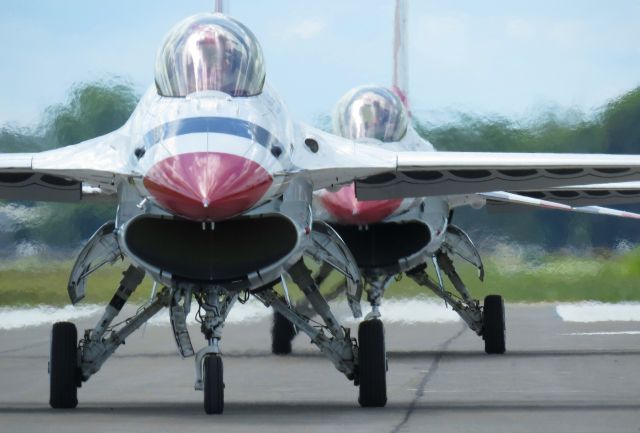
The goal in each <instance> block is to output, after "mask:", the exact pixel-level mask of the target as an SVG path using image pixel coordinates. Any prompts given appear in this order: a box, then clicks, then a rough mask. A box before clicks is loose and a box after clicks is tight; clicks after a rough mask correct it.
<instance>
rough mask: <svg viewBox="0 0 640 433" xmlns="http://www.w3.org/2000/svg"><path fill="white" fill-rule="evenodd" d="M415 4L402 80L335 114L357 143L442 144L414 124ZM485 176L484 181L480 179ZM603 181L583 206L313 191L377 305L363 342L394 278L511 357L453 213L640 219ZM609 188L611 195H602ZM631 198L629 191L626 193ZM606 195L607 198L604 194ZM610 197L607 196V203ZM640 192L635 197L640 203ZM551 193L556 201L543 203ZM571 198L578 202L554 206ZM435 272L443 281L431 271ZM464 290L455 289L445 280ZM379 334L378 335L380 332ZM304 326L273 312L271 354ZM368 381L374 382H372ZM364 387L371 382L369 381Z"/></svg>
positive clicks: (399, 21)
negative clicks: (467, 273)
mask: <svg viewBox="0 0 640 433" xmlns="http://www.w3.org/2000/svg"><path fill="white" fill-rule="evenodd" d="M406 21H407V2H406V0H396V8H395V19H394V43H393V60H394V61H393V83H392V86H391V87H390V88H387V87H384V86H378V85H365V86H360V87H357V88H354V89H351V90H350V91H349V92H347V93H346V94H345V95H344V96H343V97H342V98H341V99H340V101H339V102H338V104H337V106H336V109H335V112H334V115H333V132H334V133H335V134H337V135H340V136H341V137H345V138H348V139H351V140H355V141H356V142H358V143H363V144H369V145H376V146H379V147H382V148H385V149H390V150H394V151H423V152H433V151H435V148H434V146H433V145H432V144H431V143H430V142H428V141H427V140H425V139H423V138H422V137H420V136H419V134H418V133H417V132H416V130H415V129H414V128H413V125H412V122H411V113H410V111H409V97H408V94H409V92H408V83H407V82H408V78H407V70H406V68H407V60H408V59H407V50H406V43H405V37H406ZM479 177H482V176H479ZM595 188H598V186H596V185H590V186H585V187H583V188H582V189H583V190H584V191H585V192H584V193H583V194H585V195H586V197H582V199H581V200H577V199H576V197H577V196H578V195H579V194H578V191H576V189H575V188H567V187H564V188H556V189H553V190H548V191H525V192H523V193H522V194H516V193H512V192H505V191H494V192H487V193H476V194H465V195H455V194H454V195H441V196H431V197H427V198H414V199H402V198H392V199H382V200H369V201H361V200H358V198H357V194H356V192H357V191H356V186H355V184H354V183H351V184H349V185H346V186H343V187H341V188H339V189H338V190H337V191H331V190H320V191H316V192H315V193H314V198H315V202H314V216H315V218H316V219H320V220H323V221H326V222H328V223H329V224H330V226H331V227H332V228H333V229H334V230H335V231H336V232H337V233H338V235H339V236H340V238H341V239H342V240H344V242H345V243H346V245H347V247H348V248H349V251H350V252H351V253H352V255H353V256H354V258H355V260H356V262H357V264H358V267H359V269H360V273H361V275H362V277H363V281H364V290H365V291H366V294H367V299H368V301H369V303H370V305H371V312H370V313H369V314H368V315H367V316H366V317H365V319H364V320H363V321H362V322H361V323H360V324H359V334H360V333H362V334H363V335H359V339H360V340H362V339H363V338H366V335H367V334H368V333H370V332H375V333H376V335H380V336H381V337H379V338H380V339H384V329H383V323H382V321H381V310H380V306H381V300H382V298H383V296H384V293H385V290H386V288H387V286H388V285H389V284H390V283H391V282H393V281H394V280H395V279H398V278H401V277H402V276H403V275H406V276H407V277H409V278H410V279H411V280H413V281H415V282H416V283H417V284H418V285H419V286H421V287H423V288H424V289H425V291H432V292H433V293H435V294H436V295H437V296H439V297H440V298H442V299H443V300H444V302H445V304H446V305H447V306H450V307H451V308H452V309H453V310H454V311H455V312H456V313H458V315H459V316H460V317H461V318H462V319H463V320H464V322H466V324H467V325H468V326H469V328H470V329H471V330H472V331H474V332H475V333H476V334H477V335H478V336H481V337H482V339H483V340H484V350H485V352H486V353H488V354H502V353H504V352H505V350H506V332H505V330H506V324H505V314H504V302H503V299H502V297H501V296H500V295H497V294H493V295H488V296H486V297H485V299H484V302H482V303H481V301H480V300H479V299H476V298H474V297H473V296H472V295H471V293H470V291H469V290H468V288H467V286H466V285H465V284H464V282H463V281H462V278H461V277H460V275H459V274H458V272H457V271H456V267H455V265H454V258H455V257H458V258H462V259H463V260H465V261H467V262H469V263H471V264H472V265H473V266H475V267H476V268H477V270H478V276H479V278H480V280H481V281H482V280H483V279H484V266H483V263H482V259H481V257H480V254H479V252H478V250H477V249H476V247H475V245H474V244H473V242H472V241H471V239H470V238H469V236H468V235H467V234H466V233H465V232H464V231H463V230H462V229H461V228H460V227H457V226H456V225H454V224H453V222H452V219H453V214H454V210H455V209H456V208H458V207H461V206H472V207H473V208H476V209H479V208H482V207H484V206H491V207H499V208H503V209H502V210H506V209H504V208H508V207H511V208H514V207H518V208H520V209H519V210H523V209H526V208H529V209H535V208H542V209H554V210H562V211H573V212H583V213H597V214H601V215H611V216H616V217H626V218H635V219H638V218H640V215H639V214H636V213H631V212H625V211H620V210H617V209H609V208H604V207H601V206H597V205H599V204H604V203H611V202H612V201H614V200H612V197H611V195H613V194H615V191H616V190H615V188H616V186H615V185H601V186H599V189H598V191H596V192H595V194H593V193H592V194H591V196H590V197H589V196H588V192H586V191H592V192H593V191H594V190H595ZM618 188H622V189H620V191H621V193H620V192H618V197H617V200H615V202H616V203H621V202H622V203H625V202H626V203H633V202H637V201H638V199H637V196H635V194H634V192H636V193H637V192H640V190H638V187H637V185H633V184H626V185H623V186H618ZM605 189H606V190H608V191H609V192H610V194H607V193H604V194H603V193H602V192H603V191H604V190H605ZM625 192H626V193H627V194H626V195H625ZM598 193H600V194H599V195H598ZM605 196H607V197H605ZM634 196H635V197H634ZM543 197H547V198H549V199H548V200H547V199H542V198H543ZM553 199H556V200H562V201H567V200H568V199H572V201H571V203H572V204H576V203H578V204H580V205H579V206H571V205H568V204H566V203H558V202H556V201H551V200H553ZM512 210H514V209H512ZM427 266H433V268H434V269H435V276H436V278H435V279H434V278H432V277H430V276H429V275H428V274H427V273H426V269H427ZM331 270H332V268H331V267H330V266H328V265H326V264H325V266H323V267H321V268H320V271H319V272H318V275H317V276H316V284H317V285H319V286H320V285H321V284H322V283H323V282H324V281H325V280H326V279H327V278H328V276H329V274H330V272H331ZM445 276H446V278H447V279H448V280H449V282H450V283H451V285H452V286H453V288H454V290H455V293H451V292H450V291H449V290H447V288H446V286H445V284H444V278H443V277H445ZM343 286H344V285H338V286H336V287H334V289H333V290H332V291H331V292H329V293H327V296H328V297H330V298H335V297H337V295H339V294H341V293H342V292H344V289H345V288H344V287H343ZM346 289H347V295H348V299H349V301H350V305H351V306H352V307H355V308H352V310H353V313H354V316H355V317H356V318H357V317H360V316H361V312H360V309H359V301H360V293H358V292H355V293H354V292H352V291H350V290H349V287H347V288H346ZM295 307H296V308H297V309H298V310H300V311H304V312H305V313H306V314H308V315H313V309H312V308H311V307H310V305H309V304H308V302H306V301H305V300H301V301H299V302H297V303H296V305H295ZM370 329H375V331H371V330H370ZM295 334H296V333H295V329H294V327H293V326H292V324H291V323H290V322H288V321H287V320H285V319H284V318H283V317H282V316H280V315H279V314H278V313H275V314H274V323H273V328H272V351H273V352H274V353H276V354H280V355H283V354H288V353H290V352H291V340H292V339H293V337H294V336H295ZM376 374H377V375H378V378H379V380H378V381H376V382H371V383H373V384H374V386H375V387H376V389H375V390H374V391H371V392H364V393H361V396H360V403H361V404H363V405H367V406H384V404H385V403H386V390H385V381H384V375H383V374H380V372H377V373H376ZM364 383H369V382H368V381H365V382H364ZM363 386H365V385H363Z"/></svg>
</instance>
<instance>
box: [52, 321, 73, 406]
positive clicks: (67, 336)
mask: <svg viewBox="0 0 640 433" xmlns="http://www.w3.org/2000/svg"><path fill="white" fill-rule="evenodd" d="M49 381H50V383H49V385H50V388H49V389H50V395H49V404H50V405H51V407H52V408H54V409H73V408H75V407H76V406H77V405H78V384H79V382H80V370H79V369H78V331H77V330H76V325H74V324H73V323H69V322H59V323H56V324H54V325H53V329H52V330H51V357H50V361H49Z"/></svg>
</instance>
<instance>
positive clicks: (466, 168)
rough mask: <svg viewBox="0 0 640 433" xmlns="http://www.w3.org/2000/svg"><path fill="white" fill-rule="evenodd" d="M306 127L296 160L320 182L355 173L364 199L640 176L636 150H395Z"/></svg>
mask: <svg viewBox="0 0 640 433" xmlns="http://www.w3.org/2000/svg"><path fill="white" fill-rule="evenodd" d="M301 135H302V136H301V137H300V140H301V141H303V142H305V143H306V146H305V147H303V146H298V148H299V149H297V150H296V151H295V152H294V155H293V161H294V164H295V165H297V166H298V169H299V170H300V172H301V173H304V174H305V175H306V176H307V177H308V178H309V179H310V180H311V181H312V183H313V185H314V188H315V189H321V188H327V187H329V188H330V187H333V186H337V185H341V184H344V183H348V182H350V181H353V180H355V183H356V195H357V197H358V199H360V200H381V199H391V198H400V197H425V196H435V195H454V194H472V193H480V192H491V191H516V192H517V191H533V190H542V189H551V188H555V187H560V186H568V185H585V184H595V183H606V182H627V181H640V156H636V155H606V154H554V153H483V152H411V151H393V150H390V149H391V147H390V146H385V145H379V146H378V145H372V144H370V143H362V142H355V141H352V140H348V139H344V138H341V137H336V136H334V135H331V134H328V133H325V132H322V131H319V130H317V129H314V128H309V127H306V128H305V129H301ZM314 150H315V152H314Z"/></svg>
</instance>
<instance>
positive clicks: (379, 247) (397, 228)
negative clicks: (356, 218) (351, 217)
mask: <svg viewBox="0 0 640 433" xmlns="http://www.w3.org/2000/svg"><path fill="white" fill-rule="evenodd" d="M332 226H333V228H334V229H335V230H336V231H337V232H338V234H339V235H340V237H342V239H343V240H344V242H345V243H346V244H347V246H348V247H349V250H351V253H352V254H353V256H354V257H355V259H356V261H357V262H358V266H359V267H360V268H361V269H363V270H367V269H373V268H392V267H395V266H396V265H397V264H398V261H399V260H400V259H403V258H406V257H409V256H411V255H413V254H416V253H417V252H419V251H420V250H422V249H423V248H425V247H426V246H427V245H428V244H429V241H430V240H431V232H430V231H429V228H428V227H427V225H426V224H423V223H421V222H418V221H411V222H404V223H379V224H370V225H369V226H368V227H367V228H360V227H358V226H355V225H339V224H334V225H332Z"/></svg>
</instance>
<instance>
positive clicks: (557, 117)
mask: <svg viewBox="0 0 640 433" xmlns="http://www.w3.org/2000/svg"><path fill="white" fill-rule="evenodd" d="M416 129H417V130H418V132H419V133H420V134H421V135H422V136H423V137H425V138H427V139H428V140H429V141H431V142H432V143H433V144H434V145H435V146H436V148H438V149H439V150H456V151H495V152H584V153H624V154H640V87H638V88H636V89H634V90H632V91H630V92H628V93H626V94H624V95H622V96H621V97H620V98H618V99H616V100H614V101H611V102H610V103H608V104H607V105H605V106H604V107H602V108H601V109H600V111H599V112H597V113H595V114H594V115H591V116H585V115H584V114H582V113H576V112H567V113H559V112H557V110H555V111H554V110H549V111H548V112H545V113H542V114H538V115H537V116H536V118H534V119H532V120H530V121H528V122H527V123H526V124H521V123H517V122H514V121H512V120H509V119H505V118H502V117H496V118H491V117H478V116H473V115H469V114H460V115H458V116H457V118H456V119H455V120H454V121H453V122H451V123H449V124H446V125H437V126H431V125H429V124H427V123H421V122H420V121H419V120H418V122H417V127H416ZM616 207H619V206H616ZM622 208H624V209H627V210H630V211H635V212H640V205H633V206H623V207H622ZM455 221H456V223H457V224H459V225H461V226H462V227H464V228H465V229H468V230H469V232H470V233H471V234H472V237H473V238H475V239H480V240H484V241H483V242H481V243H482V244H484V245H487V244H488V243H492V242H494V240H495V239H503V240H504V239H509V240H512V241H516V242H521V243H527V244H536V245H540V246H543V247H545V248H552V249H555V248H563V247H566V248H578V249H582V248H586V247H607V248H611V247H614V246H615V245H616V244H618V243H619V242H621V241H630V242H632V243H638V242H640V226H639V224H638V222H637V221H635V220H628V219H620V218H613V217H605V216H596V215H585V214H575V213H566V212H561V211H549V210H537V211H522V212H517V213H510V212H509V213H490V212H488V211H487V210H486V209H483V210H480V211H477V210H473V209H459V210H457V211H456V215H455Z"/></svg>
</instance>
